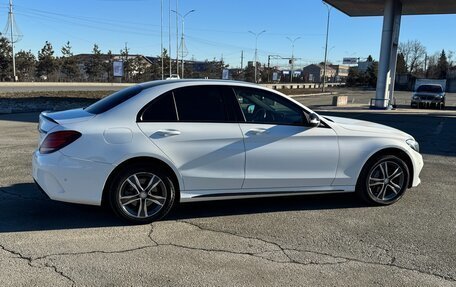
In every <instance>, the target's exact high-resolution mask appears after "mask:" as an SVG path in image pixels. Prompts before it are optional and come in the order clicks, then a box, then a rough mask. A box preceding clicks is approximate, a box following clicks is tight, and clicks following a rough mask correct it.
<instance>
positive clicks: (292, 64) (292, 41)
mask: <svg viewBox="0 0 456 287" xmlns="http://www.w3.org/2000/svg"><path fill="white" fill-rule="evenodd" d="M287 39H288V40H289V41H290V42H291V74H290V83H292V82H293V70H294V43H295V42H296V40H299V39H301V37H297V38H294V39H293V40H292V39H291V38H290V37H287Z"/></svg>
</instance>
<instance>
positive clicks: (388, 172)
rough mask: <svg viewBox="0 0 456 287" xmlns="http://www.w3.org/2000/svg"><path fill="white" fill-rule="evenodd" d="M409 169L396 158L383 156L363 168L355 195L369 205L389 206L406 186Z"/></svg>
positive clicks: (401, 193)
mask: <svg viewBox="0 0 456 287" xmlns="http://www.w3.org/2000/svg"><path fill="white" fill-rule="evenodd" d="M408 180H409V169H408V167H407V164H405V162H404V161H403V160H402V159H400V158H399V157H397V156H394V155H384V156H380V157H377V158H374V159H371V160H369V161H368V162H367V164H366V165H365V166H364V168H363V170H362V172H361V174H360V178H359V179H358V184H357V193H358V194H359V195H360V197H361V198H362V199H363V200H364V201H366V202H367V203H369V204H375V205H389V204H392V203H394V202H396V201H398V200H399V199H400V198H401V197H402V195H403V194H404V192H405V190H406V189H407V186H408Z"/></svg>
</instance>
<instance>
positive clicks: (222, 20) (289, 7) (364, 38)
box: [0, 0, 456, 68]
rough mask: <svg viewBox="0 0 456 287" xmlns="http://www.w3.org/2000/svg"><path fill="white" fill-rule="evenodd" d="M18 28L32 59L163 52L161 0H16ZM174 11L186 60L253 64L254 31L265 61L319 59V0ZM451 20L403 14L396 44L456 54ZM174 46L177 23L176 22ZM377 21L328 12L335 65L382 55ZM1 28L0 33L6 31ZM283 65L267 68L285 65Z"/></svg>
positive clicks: (322, 16) (322, 24)
mask: <svg viewBox="0 0 456 287" xmlns="http://www.w3.org/2000/svg"><path fill="white" fill-rule="evenodd" d="M13 4H14V13H15V14H14V15H15V20H16V25H17V27H18V28H19V30H20V32H21V34H22V35H23V38H22V39H21V40H20V41H19V42H17V43H16V45H15V49H16V51H19V50H27V51H28V50H31V51H32V52H33V53H35V55H36V54H37V52H38V51H39V50H40V49H41V48H42V47H43V45H44V43H45V41H49V42H51V43H52V45H53V46H54V49H55V51H56V55H57V56H59V55H61V52H60V49H61V47H62V46H63V45H64V44H65V43H66V42H67V41H70V44H71V46H72V49H73V53H74V54H79V53H91V51H92V48H93V45H94V44H97V45H98V46H99V47H100V49H101V50H102V51H103V52H107V51H108V50H111V51H112V52H113V53H119V51H120V50H121V49H123V48H124V47H125V43H127V46H128V48H129V53H131V54H143V55H147V56H157V55H159V54H160V47H161V40H160V39H161V37H160V35H161V24H160V23H161V17H160V15H161V13H160V11H161V10H160V5H161V0H77V1H75V0H40V1H36V0H13ZM169 4H170V5H171V9H173V10H176V0H163V11H164V12H163V45H164V48H168V46H169V41H168V39H169V33H168V31H169V30H171V54H172V56H173V57H175V53H176V19H175V18H176V16H175V14H174V12H171V14H172V15H171V23H170V25H171V29H168V25H169V17H168V16H169V15H168V13H169V9H168V8H169ZM177 10H178V12H179V13H180V14H181V15H183V14H186V13H187V12H188V11H190V10H195V11H194V12H192V13H190V14H188V16H187V17H186V18H185V43H186V47H187V50H188V55H187V56H186V58H187V59H192V58H193V59H195V60H206V59H208V60H212V59H214V58H215V59H217V60H219V59H221V58H222V57H223V60H224V61H225V62H226V63H227V64H229V65H230V67H233V68H235V67H239V66H240V65H241V52H242V51H243V54H244V65H246V64H247V61H252V60H254V51H255V36H254V35H252V34H250V33H249V32H248V31H252V32H255V33H258V32H261V31H263V30H265V31H266V32H265V33H263V34H262V35H261V36H259V37H258V59H259V61H261V62H263V63H266V62H267V59H268V55H280V56H281V57H284V58H287V57H291V54H292V44H291V41H290V40H288V39H287V37H288V38H290V39H295V38H298V37H300V38H299V39H297V40H296V41H295V45H294V57H295V58H299V59H297V60H296V64H297V66H305V65H308V64H311V63H318V62H321V61H323V58H324V46H325V35H326V17H327V13H328V9H327V7H326V6H325V5H324V4H322V2H321V1H319V0H285V1H272V0H261V1H259V0H229V1H228V0H225V1H222V0H212V1H211V0H178V9H177ZM7 20H8V0H0V25H1V24H2V21H3V22H4V24H5V25H6V23H7ZM454 27H456V15H428V16H403V18H402V23H401V34H400V41H401V42H405V41H407V40H419V41H421V42H422V43H423V44H424V45H425V46H426V48H427V50H428V53H429V54H431V55H432V54H434V53H436V52H438V51H441V50H442V49H445V50H447V51H448V50H450V51H456V32H455V30H454ZM178 28H179V41H180V36H181V35H180V33H181V22H180V21H179V24H178ZM381 29H382V18H381V17H359V18H352V17H349V16H347V15H346V14H344V13H342V12H340V11H338V10H337V9H332V10H331V18H330V33H329V44H328V51H329V52H328V53H329V55H328V59H329V61H330V62H333V63H335V64H338V63H342V59H343V58H344V57H359V58H361V59H362V58H367V56H368V55H372V56H373V58H374V59H378V58H379V50H380V40H381ZM4 31H5V30H4ZM286 63H287V62H286V60H272V61H271V65H277V66H286V65H287V64H286Z"/></svg>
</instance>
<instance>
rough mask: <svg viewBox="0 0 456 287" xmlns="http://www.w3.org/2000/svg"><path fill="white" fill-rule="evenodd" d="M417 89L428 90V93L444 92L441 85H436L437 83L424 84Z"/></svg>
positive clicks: (418, 90)
mask: <svg viewBox="0 0 456 287" xmlns="http://www.w3.org/2000/svg"><path fill="white" fill-rule="evenodd" d="M416 91H417V92H428V93H442V92H443V91H442V87H441V86H435V85H422V86H419V87H418V89H417V90H416Z"/></svg>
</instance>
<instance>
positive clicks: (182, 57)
mask: <svg viewBox="0 0 456 287" xmlns="http://www.w3.org/2000/svg"><path fill="white" fill-rule="evenodd" d="M172 11H173V12H174V13H176V15H177V16H179V17H180V18H181V21H182V31H181V62H182V72H181V73H182V79H183V78H184V62H185V61H184V57H185V55H184V49H185V31H184V30H185V18H186V17H187V16H188V15H189V14H190V13H193V12H195V10H190V11H188V12H187V13H185V14H184V15H183V16H182V15H181V14H180V13H179V12H177V11H175V10H172Z"/></svg>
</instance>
